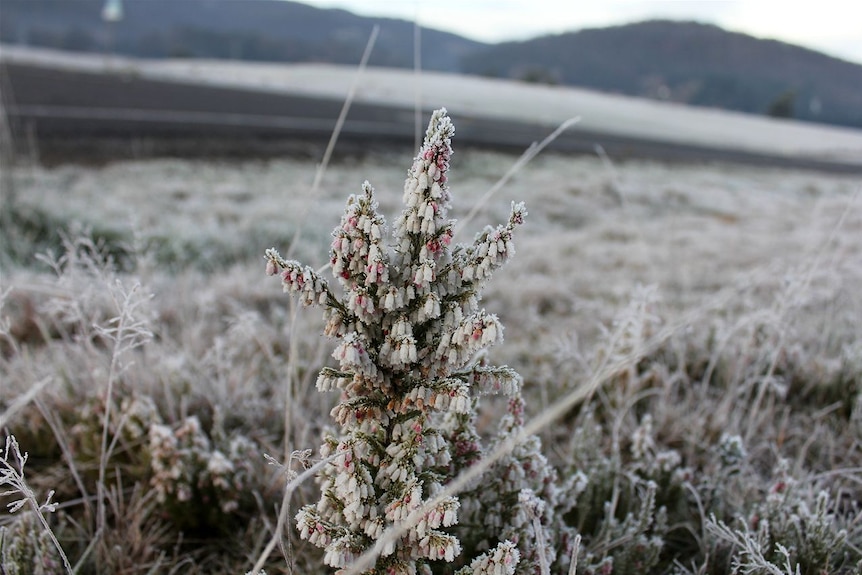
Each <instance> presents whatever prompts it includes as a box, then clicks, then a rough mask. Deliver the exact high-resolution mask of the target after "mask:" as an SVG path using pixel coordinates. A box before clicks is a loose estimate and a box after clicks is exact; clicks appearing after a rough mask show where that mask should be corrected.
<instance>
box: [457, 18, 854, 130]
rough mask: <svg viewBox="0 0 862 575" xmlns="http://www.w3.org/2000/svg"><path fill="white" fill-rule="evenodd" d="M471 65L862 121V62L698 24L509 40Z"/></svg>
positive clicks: (638, 92)
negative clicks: (524, 40) (841, 58)
mask: <svg viewBox="0 0 862 575" xmlns="http://www.w3.org/2000/svg"><path fill="white" fill-rule="evenodd" d="M462 71H463V72H465V73H470V74H483V75H489V76H499V77H506V78H515V79H521V80H527V81H534V82H547V83H558V84H567V85H577V86H583V87H588V88H595V89H599V90H604V91H611V92H617V93H621V94H627V95H632V96H643V97H648V98H657V99H664V100H671V101H676V102H681V103H686V104H693V105H698V106H711V107H716V108H725V109H730V110H737V111H741V112H749V113H754V114H763V113H767V114H770V115H774V116H779V117H793V118H797V119H801V120H810V121H816V122H824V123H831V124H842V125H847V126H855V127H862V66H860V65H858V64H853V63H851V62H846V61H844V60H840V59H838V58H832V57H830V56H826V55H825V54H821V53H819V52H815V51H813V50H808V49H806V48H801V47H799V46H794V45H791V44H785V43H782V42H777V41H774V40H761V39H758V38H753V37H751V36H747V35H745V34H738V33H734V32H727V31H725V30H722V29H721V28H718V27H717V26H712V25H707V24H698V23H694V22H674V21H664V20H654V21H648V22H641V23H637V24H630V25H626V26H615V27H610V28H601V29H588V30H581V31H579V32H571V33H566V34H560V35H555V36H545V37H542V38H536V39H533V40H529V41H526V42H507V43H503V44H498V45H496V46H490V47H486V48H485V49H482V50H477V51H475V52H473V53H472V54H469V55H467V56H466V57H465V58H464V59H463V60H462Z"/></svg>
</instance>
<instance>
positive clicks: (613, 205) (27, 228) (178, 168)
mask: <svg viewBox="0 0 862 575" xmlns="http://www.w3.org/2000/svg"><path fill="white" fill-rule="evenodd" d="M453 144H454V147H455V154H454V156H453V158H452V171H451V173H450V186H451V191H452V195H453V209H452V211H451V212H450V215H451V217H453V218H455V219H457V220H459V222H463V229H460V228H459V227H456V229H457V233H456V235H455V237H454V241H455V242H466V241H469V240H470V239H471V238H472V237H473V236H474V234H475V233H477V232H479V231H480V230H481V229H482V228H483V227H484V226H485V225H486V224H493V225H496V224H498V223H501V222H504V221H505V220H506V218H507V216H508V213H509V210H510V206H511V203H512V202H519V201H523V202H525V203H526V207H527V211H528V212H529V216H528V218H527V221H526V223H525V224H524V225H523V226H522V227H521V228H520V229H519V233H520V235H519V236H518V237H517V238H516V240H515V242H514V243H515V249H516V255H515V256H514V258H513V260H512V261H511V262H510V263H509V264H507V266H506V267H504V268H502V269H501V270H500V271H499V272H497V273H496V274H495V276H494V277H493V279H492V280H491V281H490V283H489V285H488V288H487V289H486V291H485V294H484V298H483V299H482V302H481V305H482V306H483V307H485V308H486V309H487V310H488V311H489V312H491V313H495V314H497V315H498V316H499V319H500V321H501V323H502V324H503V325H504V326H505V340H504V342H503V343H502V344H500V345H497V346H496V347H493V348H492V349H491V350H490V352H489V360H490V361H491V363H492V364H494V365H508V366H510V367H512V368H514V369H515V370H516V371H518V372H519V373H520V374H521V376H523V379H524V384H523V393H524V396H525V399H526V420H527V421H531V420H534V419H535V418H539V417H541V416H542V414H543V413H547V412H548V410H549V409H551V408H552V407H553V406H554V405H555V404H557V403H558V402H559V401H560V400H561V398H565V397H566V396H567V395H569V394H571V393H573V392H575V391H576V390H578V389H579V388H581V387H583V386H586V385H587V384H588V383H589V382H592V383H593V384H594V385H595V389H594V390H593V392H592V393H590V394H588V396H587V397H586V398H585V399H584V400H583V401H581V402H579V403H578V404H577V405H576V406H575V407H573V408H572V409H571V410H569V411H568V412H567V413H566V414H565V415H564V416H563V417H561V418H558V419H556V420H554V421H552V422H549V423H548V424H547V425H545V426H543V428H542V429H541V430H540V433H539V437H540V438H541V440H542V448H541V452H542V453H543V454H544V456H545V457H547V459H548V461H549V462H550V463H551V464H552V465H554V466H555V468H556V469H557V472H558V474H559V476H560V477H561V478H563V480H571V481H570V483H573V484H576V483H577V484H578V485H580V487H578V488H575V487H571V491H569V493H570V497H569V500H568V507H567V509H568V510H567V511H566V513H565V514H564V517H565V522H566V524H567V525H568V526H570V527H573V528H574V529H576V530H577V532H578V533H579V534H580V536H581V540H580V541H581V542H580V547H579V555H578V557H579V560H578V569H577V573H614V574H621V573H631V574H636V573H678V574H683V573H689V574H693V573H697V574H707V573H708V574H718V573H723V574H724V573H727V574H729V573H734V572H740V573H763V574H776V573H780V574H787V575H791V574H793V573H796V572H797V569H798V572H799V573H802V574H812V575H814V574H821V573H836V574H837V573H844V574H850V573H860V569H862V480H860V478H862V290H860V289H859V286H860V285H862V233H860V230H862V197H860V195H862V180H860V178H859V177H851V176H839V175H832V174H826V173H818V172H806V171H793V170H784V169H782V170H779V169H771V168H754V167H741V166H737V165H729V164H661V163H653V162H638V161H628V162H625V163H612V162H611V161H603V160H602V159H600V158H595V157H574V156H563V155H543V156H539V157H538V158H536V159H535V160H533V161H532V162H531V163H530V164H528V165H527V166H526V167H524V168H523V169H521V170H520V171H518V172H517V173H516V174H515V175H514V176H513V177H512V178H511V180H510V181H509V182H508V183H506V184H505V185H504V186H503V187H502V188H501V189H500V190H499V191H498V192H497V193H496V194H494V195H493V196H492V197H490V198H487V199H486V200H482V197H483V195H484V194H485V193H486V192H487V191H488V190H489V189H490V188H492V186H494V184H495V183H496V182H497V181H498V180H499V179H500V178H501V177H502V175H503V174H504V173H505V172H506V171H507V170H508V169H509V168H510V166H511V165H512V164H513V163H514V161H515V160H516V158H515V157H512V156H508V155H504V154H500V153H493V152H487V151H481V150H471V149H461V148H459V146H458V141H457V127H456V136H455V139H454V142H453ZM414 154H415V151H414V150H411V149H403V150H391V151H385V152H384V151H376V152H370V153H368V154H366V155H363V156H359V157H338V158H337V159H336V161H335V162H334V163H333V164H332V165H330V166H329V168H328V170H327V171H326V173H325V176H324V177H323V180H322V184H321V186H320V189H319V190H318V192H317V193H315V194H312V193H311V183H312V181H313V178H314V171H315V165H314V163H312V162H307V161H299V160H293V159H289V158H286V159H279V160H269V161H230V162H229V161H184V160H175V159H161V160H158V159H153V160H139V161H127V162H116V163H109V164H107V165H104V166H98V167H93V166H80V165H58V166H55V167H50V168H49V167H43V166H38V165H33V166H28V165H18V166H16V167H15V168H14V172H13V174H12V181H13V182H14V190H15V196H14V201H11V202H8V203H7V205H5V206H3V210H4V219H3V227H4V232H3V240H4V242H5V243H4V245H3V246H2V248H3V250H2V251H3V253H2V254H0V257H2V258H3V259H0V265H2V276H0V294H2V300H0V301H2V307H0V352H2V354H0V427H2V428H3V430H4V434H14V436H15V437H16V438H17V441H18V443H19V444H20V447H21V450H22V451H27V452H29V460H28V461H27V465H26V467H25V468H24V476H25V478H26V481H27V482H28V484H29V486H30V487H32V489H33V491H34V492H35V496H34V501H38V502H39V503H41V502H44V501H45V499H46V497H47V496H48V491H49V490H51V489H54V490H56V493H55V494H54V495H53V501H55V502H57V503H58V504H59V505H58V507H57V509H56V511H54V512H53V513H48V512H47V511H45V510H43V511H44V517H45V519H46V520H47V521H48V523H49V524H50V526H51V528H52V530H53V532H54V533H55V534H56V537H57V539H58V541H59V543H60V544H61V545H62V547H63V548H64V550H65V553H66V555H67V556H68V560H69V562H70V564H71V566H73V567H74V566H76V564H77V565H78V566H79V567H80V571H79V572H80V573H94V574H95V573H98V574H109V573H110V574H116V573H219V574H221V573H225V574H227V573H234V574H240V575H241V574H243V573H246V571H249V570H251V569H252V566H253V565H254V564H255V562H256V561H257V560H258V558H260V557H261V555H262V553H263V550H264V548H265V546H266V545H267V543H268V542H269V540H270V538H271V537H272V535H273V533H275V532H276V531H277V526H276V521H277V518H278V515H279V510H280V508H281V505H282V491H283V487H284V484H285V481H286V480H287V479H289V478H290V477H292V476H293V475H291V474H294V475H295V474H296V473H299V472H301V471H302V470H303V466H308V465H310V464H312V463H314V462H316V461H317V460H318V459H319V457H318V456H317V452H318V448H319V446H320V433H321V430H322V429H323V428H324V427H327V426H331V425H332V420H331V418H330V415H329V412H330V409H331V408H332V407H333V406H334V405H335V403H336V402H337V399H338V398H337V397H336V396H337V393H334V394H321V393H318V392H317V390H316V389H315V386H314V381H315V378H316V375H317V372H318V370H319V369H320V368H321V367H323V366H324V365H334V364H333V361H332V359H331V358H330V353H331V352H332V350H333V349H334V347H335V343H334V342H332V341H330V340H328V339H326V338H325V337H324V336H323V335H322V330H323V325H324V324H323V320H322V319H321V317H320V311H319V310H317V309H298V308H296V307H295V304H293V303H291V300H290V298H289V297H288V296H287V295H285V294H283V293H282V290H281V288H280V285H279V282H278V281H276V280H273V278H268V277H266V276H265V274H264V266H265V261H264V259H263V254H264V250H265V249H266V248H269V247H276V248H278V249H279V250H280V251H281V253H282V254H284V255H288V254H289V257H291V258H296V259H298V260H300V261H303V262H305V263H308V264H311V265H312V266H313V267H315V268H324V266H325V265H326V264H327V263H328V262H329V249H330V243H331V241H332V238H331V236H330V232H331V230H332V228H333V227H334V226H336V224H338V222H339V219H340V217H341V214H342V212H343V210H344V205H345V200H346V198H347V196H348V194H351V193H357V194H358V193H360V190H361V184H362V182H363V181H364V180H366V179H367V180H369V181H370V183H371V184H372V185H373V186H374V188H375V190H376V197H377V199H378V201H379V202H380V211H381V212H382V213H384V214H386V215H387V219H388V221H389V223H390V225H391V224H392V222H394V220H395V218H396V216H397V214H398V213H399V212H400V210H401V196H402V188H403V185H404V178H405V173H406V169H407V168H408V167H409V166H410V161H411V158H412V157H413V155H414ZM474 207H478V210H477V211H476V212H475V215H473V216H472V217H471V218H470V219H469V220H467V219H466V218H467V216H468V214H470V213H471V209H472V208H474ZM459 226H460V224H459ZM60 230H64V231H63V233H62V238H65V239H62V238H61V236H58V235H56V232H58V231H60ZM36 252H39V253H41V254H42V255H41V256H38V257H37V255H36ZM328 274H329V272H328V271H326V272H325V275H328ZM294 314H296V317H295V319H294ZM505 408H506V406H505V401H504V400H500V399H495V398H487V399H484V400H483V404H482V408H481V414H482V417H481V418H480V420H479V422H478V425H479V431H480V433H482V434H483V435H485V436H491V435H492V434H493V431H494V426H495V422H496V420H497V419H499V417H500V414H501V413H502V412H503V411H504V410H505ZM106 412H107V413H108V415H107V416H106V415H105V414H106ZM106 417H107V421H108V425H107V426H104V422H105V421H106ZM302 450H312V452H311V455H309V454H308V453H304V454H303V453H302ZM264 454H267V455H269V456H271V457H272V458H274V459H275V460H278V461H280V462H282V463H283V464H286V465H287V467H279V466H278V465H272V464H271V461H269V460H268V459H267V458H265V457H264ZM3 455H4V458H5V459H4V461H5V462H6V469H12V468H15V469H18V466H17V463H15V458H14V457H12V456H11V453H10V451H9V446H8V445H7V448H6V449H5V450H4V451H3ZM3 477H6V478H8V477H9V476H8V475H5V474H4V476H3ZM564 482H565V481H564ZM579 482H580V483H579ZM3 487H4V490H6V489H8V488H9V487H10V484H9V483H8V482H7V483H5V484H4V485H3ZM13 487H14V485H13ZM316 490H317V487H316V485H315V484H314V482H313V481H310V480H309V481H305V482H303V483H301V484H300V485H299V486H298V487H297V489H296V492H295V493H294V494H293V497H292V499H291V500H290V507H291V510H292V511H291V512H290V513H287V519H288V521H287V525H286V526H285V528H284V529H283V532H282V533H281V535H282V537H281V538H277V539H278V541H279V545H277V546H276V549H275V551H274V552H273V553H271V554H270V555H268V558H267V559H266V561H265V562H264V563H265V567H266V570H267V573H269V574H270V575H271V574H273V573H323V572H325V571H324V569H323V567H322V566H321V562H320V557H321V553H320V552H319V550H318V549H316V548H314V547H313V546H311V545H309V544H308V543H307V542H306V541H301V540H300V539H299V536H298V535H297V533H296V530H295V529H294V526H293V524H292V523H293V521H292V517H293V515H294V513H295V512H296V510H297V509H299V508H300V507H301V506H302V505H304V504H306V503H309V502H314V501H316V500H317V499H318V497H319V495H318V493H317V491H316ZM3 497H5V499H4V503H5V502H6V501H7V500H8V501H13V500H16V499H18V498H19V497H18V496H16V495H15V494H8V493H7V494H4V495H3ZM35 517H36V514H35V513H34V512H33V511H32V509H30V508H28V507H27V506H25V507H24V508H23V509H22V510H20V511H18V512H17V513H4V514H3V515H0V560H2V561H6V563H4V567H5V568H6V569H7V570H8V572H10V573H15V572H16V571H13V570H12V567H8V566H7V565H13V562H14V561H19V562H20V561H24V559H20V560H19V559H15V557H19V558H20V557H24V558H29V559H32V560H34V561H35V560H38V561H41V562H42V563H41V564H42V565H43V571H42V572H43V573H64V572H66V570H65V568H64V567H63V563H62V561H61V558H60V556H59V554H58V553H57V551H56V549H55V546H54V544H53V542H52V541H50V540H48V539H47V538H46V537H45V536H44V535H42V534H43V533H44V530H43V529H42V526H41V524H39V523H38V522H37V521H35V519H34V518H35ZM570 543H571V542H570ZM4 545H5V547H4ZM16 545H17V546H16ZM3 549H5V551H2V550H3ZM782 550H783V551H782ZM13 552H14V553H18V554H19V555H17V556H14V557H13V555H12V553H13ZM2 553H6V555H3V554H2ZM562 555H563V551H562V550H558V552H557V563H555V564H554V565H557V567H555V568H557V569H561V568H560V567H559V562H560V561H561V556H562ZM10 557H11V559H10ZM29 559H28V560H29ZM15 565H18V564H17V563H16V564H15ZM566 565H568V563H566ZM435 569H436V567H435ZM441 569H442V567H441ZM17 572H22V573H23V572H26V571H17ZM434 572H435V573H436V572H438V571H434ZM439 572H440V573H444V572H450V571H445V570H440V571H439ZM553 572H557V571H553ZM559 572H561V573H565V572H566V571H564V570H560V571H559Z"/></svg>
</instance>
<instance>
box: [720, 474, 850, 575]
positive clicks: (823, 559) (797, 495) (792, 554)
mask: <svg viewBox="0 0 862 575" xmlns="http://www.w3.org/2000/svg"><path fill="white" fill-rule="evenodd" d="M835 510H836V503H835V501H834V500H833V499H832V497H831V496H830V495H829V493H827V492H826V491H823V490H814V489H810V488H809V489H806V488H804V487H803V486H802V485H800V483H799V481H798V480H796V479H794V478H793V477H792V476H791V475H790V473H789V470H788V462H787V461H786V460H782V461H779V463H778V468H777V470H776V474H775V478H774V480H773V482H772V484H771V486H770V487H769V492H768V493H767V495H766V498H765V499H764V500H763V501H761V502H760V503H759V504H756V505H754V506H753V508H752V510H751V511H750V513H749V515H748V517H747V518H745V519H744V520H740V521H739V522H738V523H737V524H736V525H735V526H730V525H727V524H726V523H724V522H723V521H719V520H717V519H715V517H712V518H711V520H710V521H709V522H708V523H707V528H708V530H709V531H710V532H711V533H712V534H713V535H714V536H715V537H716V539H717V540H718V542H719V543H720V544H724V545H727V544H729V545H730V547H731V549H730V550H731V556H732V561H733V568H734V569H737V570H739V571H740V572H742V573H752V574H760V573H762V574H764V575H766V574H769V575H771V574H776V575H778V574H785V573H786V574H788V575H794V574H799V575H819V574H821V573H849V572H851V571H852V570H853V569H854V568H855V567H858V566H859V559H860V557H859V555H860V553H859V550H858V549H857V550H855V552H854V553H852V554H851V553H848V552H847V551H848V550H849V549H852V544H851V545H847V538H848V537H847V536H848V533H847V530H846V528H845V527H844V526H843V525H842V521H841V518H840V517H839V516H838V515H837V514H836V512H835ZM858 517H862V516H860V515H858V514H857V517H856V518H854V519H853V520H852V521H853V522H855V520H858ZM853 555H855V557H854V556H853ZM854 566H855V567H854Z"/></svg>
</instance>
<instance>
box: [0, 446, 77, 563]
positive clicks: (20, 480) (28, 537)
mask: <svg viewBox="0 0 862 575" xmlns="http://www.w3.org/2000/svg"><path fill="white" fill-rule="evenodd" d="M26 464H27V453H26V452H24V453H22V452H21V448H20V447H19V446H18V441H17V440H16V439H15V436H14V435H9V436H7V437H6V445H5V448H4V449H3V450H2V457H0V490H2V491H0V500H2V501H4V502H6V508H7V510H8V511H9V512H10V513H17V512H19V511H22V509H23V508H25V507H29V509H27V510H26V511H23V512H22V514H23V515H25V517H23V518H21V517H19V518H18V520H17V521H16V522H15V523H14V524H13V525H12V527H11V528H6V527H3V528H0V572H2V573H31V572H33V573H42V574H45V575H47V574H49V573H60V572H62V571H63V570H64V567H65V571H66V572H68V573H71V572H72V568H71V566H70V565H69V560H68V559H67V558H66V553H65V552H64V551H63V548H62V547H61V546H60V543H59V541H57V538H56V537H55V536H54V532H53V531H52V530H51V527H50V526H49V525H48V521H47V520H46V519H45V516H44V515H43V514H44V513H53V512H54V511H56V509H57V504H56V503H54V502H52V501H51V499H52V498H53V496H54V492H53V491H50V492H49V493H48V496H47V497H46V499H45V502H44V503H39V500H38V499H37V497H36V494H35V493H34V492H33V490H32V489H31V488H30V486H29V485H28V483H27V480H26V478H25V477H24V466H25V465H26ZM8 499H12V500H11V501H8ZM28 513H32V514H33V517H35V520H34V519H32V518H30V517H29V516H27V514H28ZM60 560H62V563H61V561H60ZM31 570H32V571H31Z"/></svg>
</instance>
